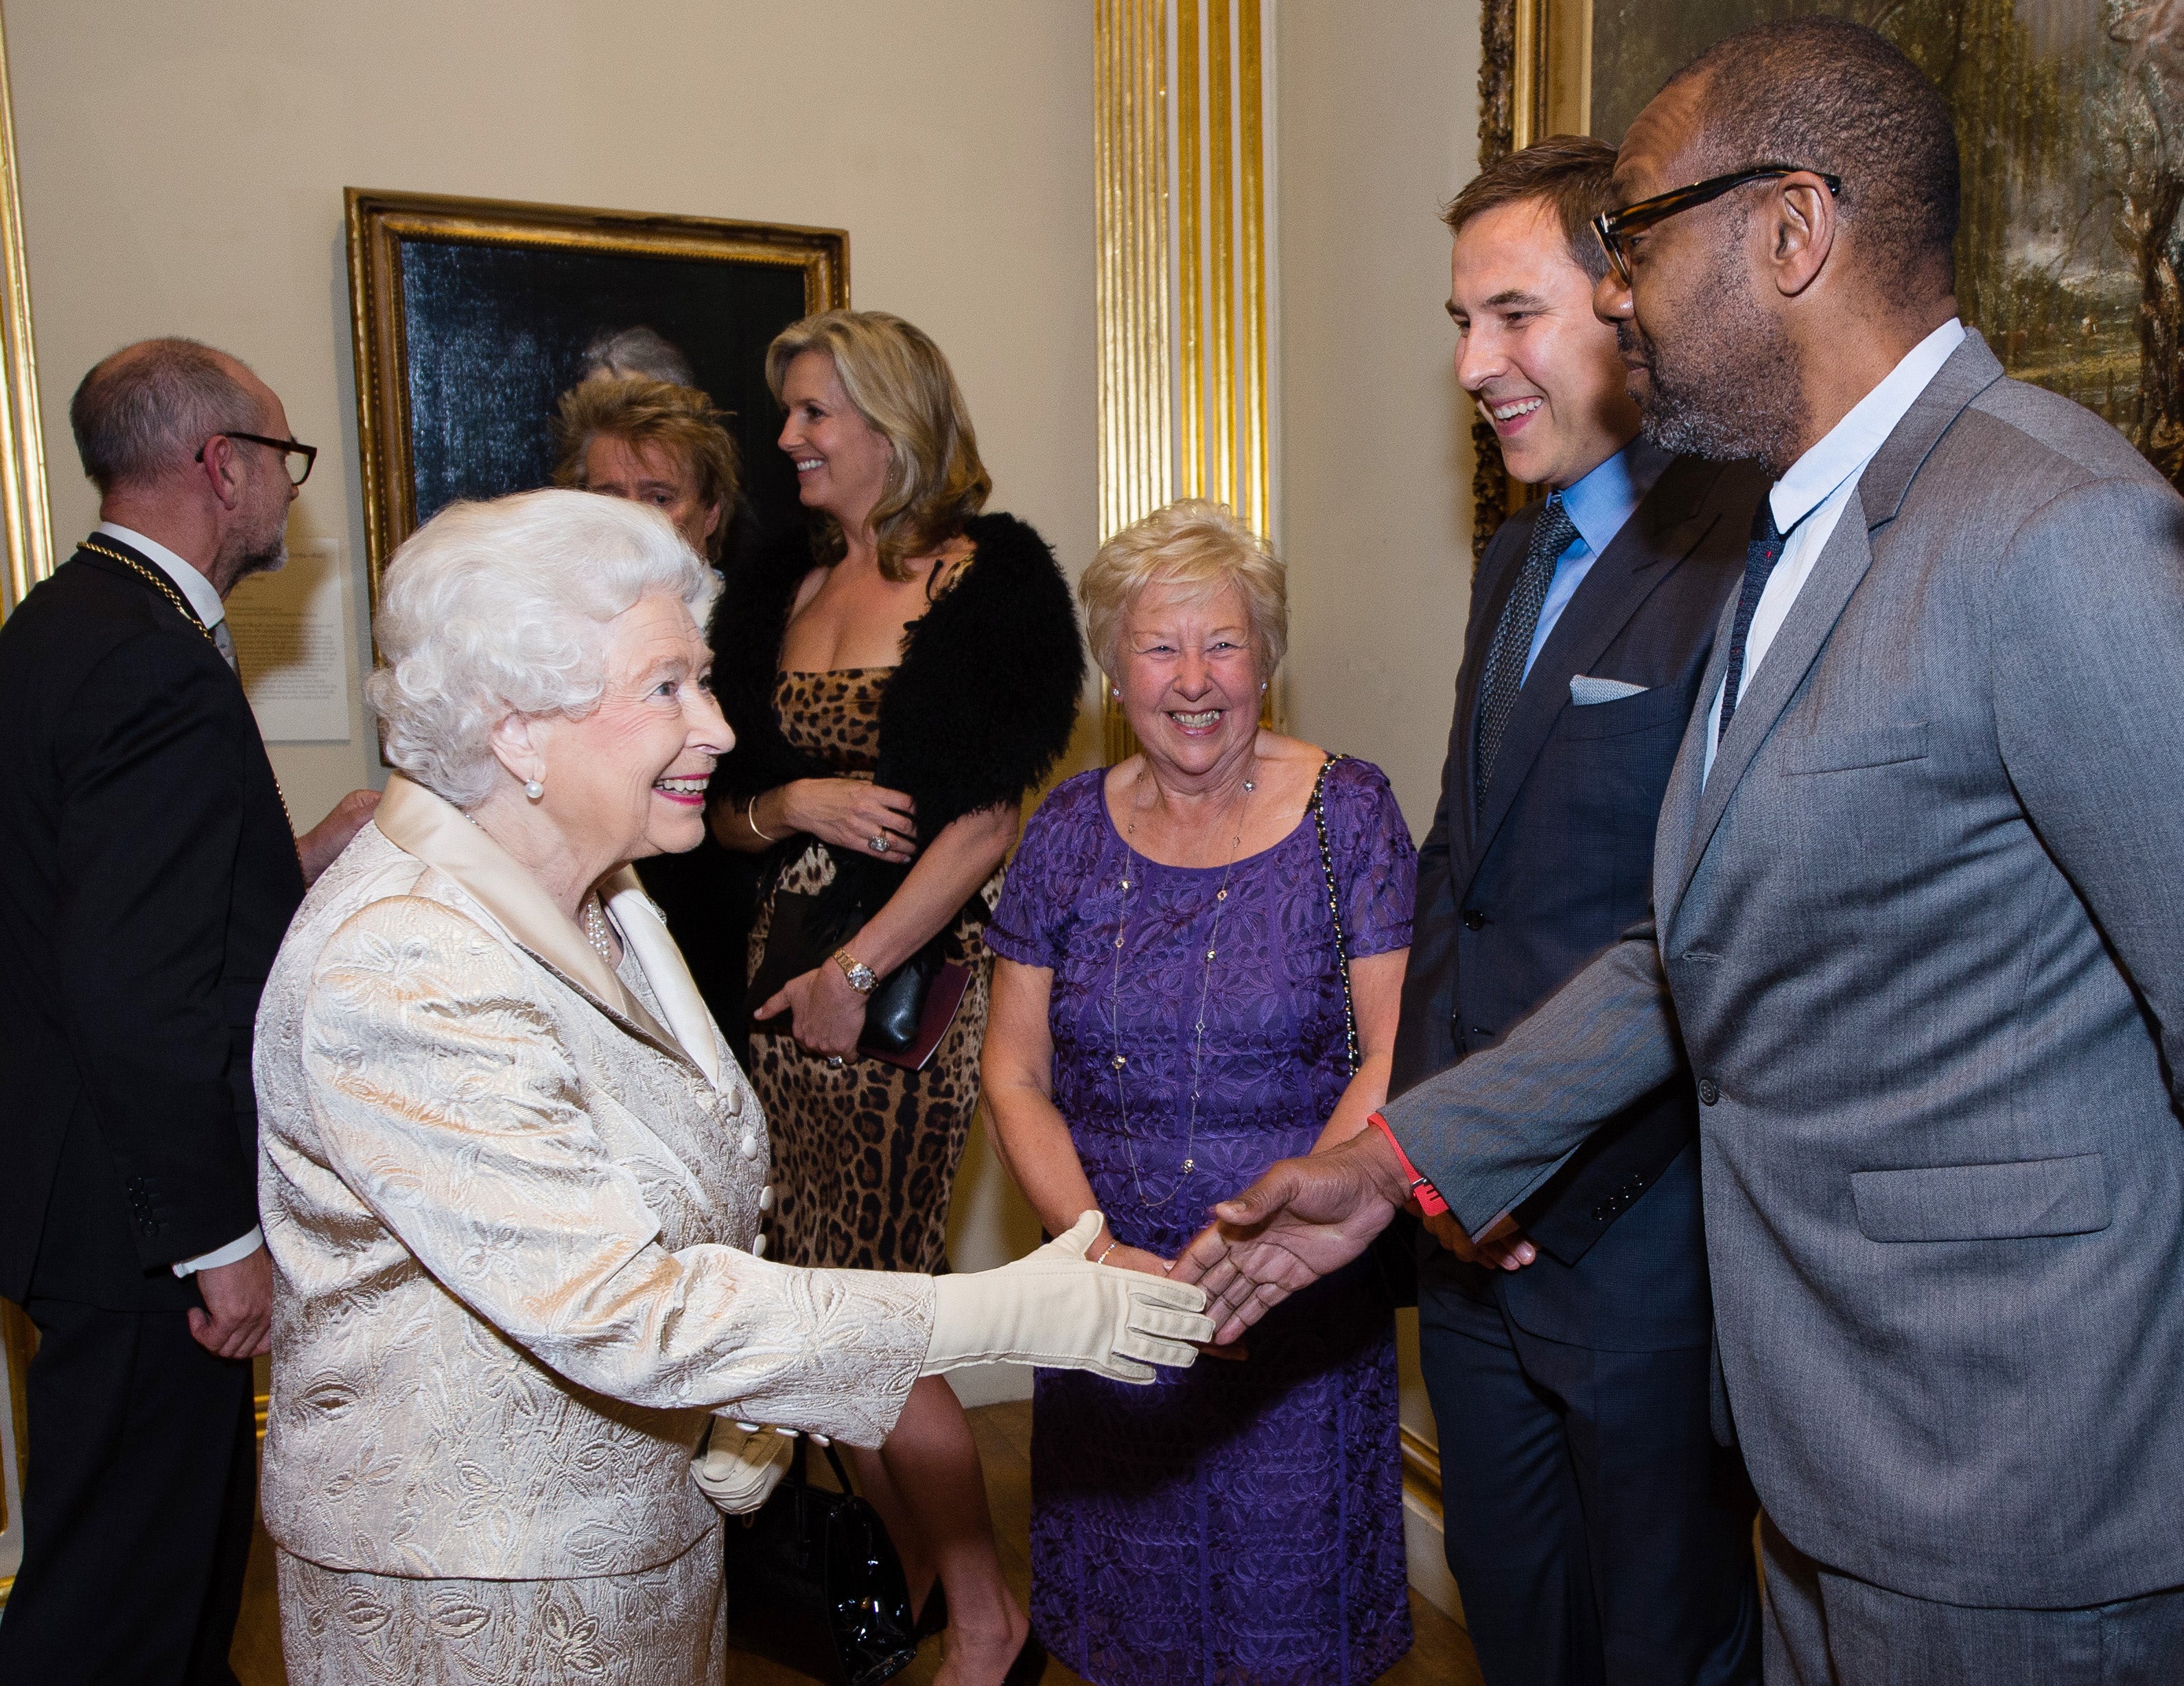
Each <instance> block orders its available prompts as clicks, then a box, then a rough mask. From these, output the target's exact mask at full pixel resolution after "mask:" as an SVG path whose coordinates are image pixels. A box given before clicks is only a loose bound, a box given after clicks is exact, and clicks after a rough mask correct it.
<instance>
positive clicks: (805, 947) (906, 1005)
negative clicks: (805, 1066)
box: [744, 890, 971, 1071]
mask: <svg viewBox="0 0 2184 1686" xmlns="http://www.w3.org/2000/svg"><path fill="white" fill-rule="evenodd" d="M858 923H861V921H859V920H858V919H857V918H855V909H854V908H852V909H850V917H849V918H828V917H827V914H826V913H825V912H823V911H822V909H821V906H820V897H819V895H818V893H817V892H816V891H801V890H783V891H782V892H780V893H779V894H778V895H777V896H775V897H774V898H773V923H772V924H771V925H770V926H768V927H767V929H766V952H765V954H764V955H762V956H761V957H760V960H759V967H758V974H757V976H755V978H753V979H752V980H751V985H750V988H749V991H747V992H746V993H745V995H744V1012H745V1013H748V1014H752V1015H755V1014H756V1013H757V1012H758V1010H759V1008H761V1007H763V1006H765V1005H766V1002H769V1001H771V1000H772V999H773V997H775V996H776V995H777V994H778V993H779V992H780V990H781V986H782V985H783V984H786V983H787V982H788V980H790V979H792V978H800V977H802V976H803V975H804V974H805V973H806V972H810V971H814V970H816V969H818V968H819V967H822V966H826V965H830V964H832V963H833V956H834V951H835V950H836V949H838V948H839V947H841V946H842V945H843V943H844V941H847V940H848V938H849V935H850V930H851V928H852V926H853V925H854V924H858ZM970 983H971V972H970V969H969V968H968V967H967V966H963V965H960V964H958V963H956V962H954V961H944V960H942V959H941V958H940V957H939V956H938V955H936V954H935V953H933V950H932V946H931V945H928V946H927V947H925V948H922V949H920V950H919V951H918V952H917V953H916V954H913V955H912V956H911V957H910V958H909V959H907V960H905V961H904V962H903V963H902V964H901V965H900V966H898V967H896V968H895V969H894V971H892V972H890V973H889V974H887V975H886V976H885V977H883V978H882V979H881V980H879V981H878V982H877V984H875V985H872V994H871V995H870V996H869V997H866V1002H865V1030H864V1034H863V1035H862V1036H860V1037H859V1038H858V1039H857V1052H859V1053H861V1054H865V1055H868V1056H869V1057H870V1058H873V1059H879V1060H885V1061H886V1062H887V1063H888V1064H890V1065H900V1066H905V1067H907V1068H908V1069H911V1070H912V1071H915V1070H917V1069H920V1068H921V1067H922V1066H923V1065H924V1064H925V1062H926V1061H927V1060H928V1059H930V1058H932V1057H933V1049H934V1048H935V1047H939V1043H940V1039H941V1037H942V1036H944V1035H946V1034H947V1030H948V1027H949V1025H950V1024H952V1023H953V1022H954V1021H955V1018H956V1009H957V1008H960V1007H961V1005H962V1004H963V993H964V991H966V990H967V989H968V988H969V987H970ZM750 1029H751V1034H752V1035H753V1036H787V1035H788V1033H789V1029H790V1024H789V1015H788V1013H777V1014H776V1015H775V1016H774V1017H772V1019H759V1018H756V1017H755V1016H754V1017H753V1018H752V1019H751V1024H750Z"/></svg>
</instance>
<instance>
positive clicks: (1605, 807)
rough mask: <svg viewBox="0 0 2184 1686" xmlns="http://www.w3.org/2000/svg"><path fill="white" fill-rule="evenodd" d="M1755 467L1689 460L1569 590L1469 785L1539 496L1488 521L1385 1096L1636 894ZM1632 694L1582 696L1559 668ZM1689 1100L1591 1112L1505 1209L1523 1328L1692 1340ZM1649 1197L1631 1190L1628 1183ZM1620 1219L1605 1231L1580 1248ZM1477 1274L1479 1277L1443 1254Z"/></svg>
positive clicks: (1743, 534)
mask: <svg viewBox="0 0 2184 1686" xmlns="http://www.w3.org/2000/svg"><path fill="white" fill-rule="evenodd" d="M1764 486H1765V482H1764V480H1763V478H1762V477H1760V476H1759V475H1758V472H1756V471H1754V470H1752V469H1751V468H1749V467H1747V466H1743V465H1737V466H1728V467H1724V466H1722V465H1719V464H1716V463H1708V462H1702V461H1697V459H1694V458H1680V459H1678V460H1677V461H1674V462H1673V463H1671V464H1670V465H1669V467H1668V468H1667V469H1666V470H1665V471H1664V472H1663V474H1662V476H1661V477H1660V478H1659V480H1658V481H1657V482H1656V483H1654V485H1653V488H1652V491H1651V492H1650V493H1649V494H1647V495H1646V498H1645V500H1643V501H1642V502H1641V504H1640V505H1639V506H1638V509H1637V510H1636V511H1635V513H1634V514H1633V515H1632V516H1631V517H1630V520H1629V521H1627V522H1624V526H1623V529H1622V531H1621V532H1619V533H1617V534H1616V536H1615V538H1614V539H1613V540H1612V541H1610V543H1609V544H1608V545H1607V549H1606V550H1605V551H1604V552H1603V553H1602V555H1601V556H1600V558H1599V559H1598V560H1597V561H1595V562H1594V564H1593V565H1592V567H1591V570H1590V571H1589V572H1587V573H1586V575H1585V579H1584V581H1583V583H1581V584H1580V586H1579V587H1578V589H1577V591H1576V593H1575V595H1574V596H1572V598H1571V599H1570V600H1569V603H1568V606H1566V607H1565V608H1564V609H1563V613H1562V616H1561V617H1560V618H1559V619H1558V620H1557V622H1555V626H1554V629H1553V631H1552V633H1550V634H1549V635H1548V637H1547V640H1546V644H1545V645H1542V646H1541V650H1540V656H1539V659H1538V661H1536V662H1534V663H1533V665H1532V671H1531V673H1529V675H1528V676H1527V677H1526V678H1525V681H1524V689H1523V690H1522V691H1521V692H1519V693H1518V699H1517V706H1516V711H1515V712H1514V713H1513V715H1512V716H1511V717H1510V720H1509V724H1508V727H1507V731H1506V733H1505V734H1504V736H1503V739H1502V749H1501V751H1500V754H1499V756H1497V758H1496V765H1495V771H1494V779H1493V782H1492V784H1490V785H1489V786H1488V788H1487V790H1486V793H1485V801H1484V803H1483V805H1482V804H1477V803H1474V796H1473V765H1474V753H1473V752H1474V746H1475V740H1476V725H1477V719H1478V710H1479V675H1480V672H1481V670H1482V669H1483V667H1485V660H1486V652H1487V648H1488V645H1490V643H1491V642H1492V640H1493V636H1494V629H1495V628H1496V627H1497V626H1498V625H1499V624H1500V623H1501V619H1502V610H1503V607H1504V606H1505V605H1506V604H1507V602H1508V600H1509V595H1510V593H1511V591H1512V590H1513V589H1514V588H1515V584H1516V580H1517V576H1518V572H1519V571H1520V570H1521V568H1522V567H1523V566H1524V553H1525V549H1526V547H1527V545H1528V544H1529V543H1530V540H1531V535H1532V528H1533V526H1534V524H1535V522H1536V521H1537V520H1538V517H1539V511H1540V510H1541V507H1542V505H1539V504H1535V505H1530V506H1529V507H1528V508H1526V509H1524V510H1522V511H1519V512H1518V513H1517V514H1516V515H1514V516H1511V517H1510V519H1509V520H1508V521H1507V522H1505V523H1503V525H1502V530H1501V531H1500V532H1499V533H1496V535H1495V537H1494V540H1493V542H1492V544H1490V545H1489V546H1488V548H1487V552H1486V555H1485V559H1484V561H1483V562H1482V564H1481V566H1480V568H1479V578H1478V583H1477V584H1476V585H1475V586H1474V589H1473V593H1472V608H1471V622H1470V626H1469V628H1468V631H1467V633H1466V634H1465V639H1464V660H1463V670H1462V672H1461V673H1459V674H1458V676H1457V701H1456V717H1455V723H1454V726H1453V728H1452V729H1451V732H1450V734H1449V749H1448V759H1447V762H1446V766H1445V768H1444V769H1443V772H1442V774H1441V800H1440V807H1439V808H1438V809H1437V810H1435V815H1434V823H1433V829H1432V830H1431V832H1430V833H1429V834H1428V835H1427V838H1426V841H1425V843H1424V846H1423V847H1422V848H1420V850H1419V851H1418V913H1417V916H1416V919H1415V922H1414V924H1413V926H1412V939H1411V955H1410V963H1409V967H1408V969H1407V972H1406V974H1405V975H1404V980H1403V1005H1402V1018H1401V1025H1400V1027H1399V1029H1398V1030H1397V1033H1396V1054H1395V1064H1394V1074H1393V1083H1392V1091H1393V1092H1396V1093H1399V1094H1400V1093H1401V1092H1402V1091H1404V1090H1406V1089H1408V1088H1410V1087H1412V1086H1414V1085H1416V1084H1418V1083H1419V1082H1421V1081H1423V1080H1424V1079H1426V1078H1428V1077H1430V1076H1431V1075H1433V1074H1434V1073H1435V1072H1437V1071H1440V1070H1441V1069H1444V1068H1446V1066H1449V1065H1451V1064H1454V1063H1455V1062H1457V1061H1458V1060H1460V1059H1462V1058H1464V1056H1465V1055H1467V1054H1468V1053H1472V1052H1476V1051H1477V1050H1479V1049H1480V1048H1482V1047H1490V1046H1491V1045H1492V1044H1493V1043H1495V1042H1496V1041H1499V1040H1500V1039H1501V1038H1502V1037H1503V1036H1507V1034H1508V1032H1509V1031H1510V1030H1511V1029H1512V1028H1513V1026H1514V1025H1515V1024H1517V1023H1518V1020H1520V1019H1523V1018H1524V1016H1525V1015H1526V1014H1528V1013H1530V1012H1531V1010H1532V1009H1533V1008H1535V1007H1536V1006H1538V1005H1539V1004H1540V1002H1542V1001H1544V1000H1545V999H1546V997H1548V996H1550V995H1552V993H1553V992H1554V991H1556V990H1557V988H1559V987H1560V986H1561V985H1562V984H1563V982H1564V981H1565V980H1568V978H1569V977H1570V976H1571V975H1572V974H1574V973H1575V972H1577V971H1578V970H1579V969H1580V968H1582V967H1583V966H1584V964H1585V962H1587V961H1588V960H1590V959H1591V957H1593V956H1594V955H1595V954H1596V953H1598V952H1600V951H1601V950H1602V949H1603V948H1605V947H1607V946H1608V945H1609V944H1610V943H1612V942H1613V941H1615V940H1616V938H1617V937H1618V936H1619V935H1621V934H1622V933H1623V931H1624V930H1626V929H1628V928H1629V927H1630V925H1632V924H1635V923H1637V922H1638V921H1639V920H1641V919H1643V918H1645V917H1646V913H1647V911H1648V906H1649V902H1650V893H1649V892H1650V885H1651V883H1652V863H1653V831H1654V823H1655V821H1656V820H1657V819H1658V817H1659V813H1660V807H1661V799H1662V796H1663V792H1664V791H1665V790H1667V787H1668V782H1669V769H1670V768H1671V767H1672V766H1673V765H1674V762H1675V757H1676V750H1677V747H1678V745H1680V743H1681V742H1682V740H1683V735H1684V729H1685V724H1686V723H1688V721H1689V719H1690V717H1691V711H1692V708H1693V706H1694V704H1695V703H1696V701H1697V696H1698V684H1699V678H1700V676H1701V674H1702V672H1703V671H1704V669H1705V667H1706V663H1707V658H1708V655H1709V654H1710V653H1711V652H1712V650H1713V631H1714V626H1715V623H1716V622H1717V621H1718V619H1719V616H1720V611H1721V607H1722V603H1723V600H1724V598H1725V597H1726V596H1727V595H1728V594H1729V593H1730V591H1732V590H1734V589H1736V585H1737V583H1738V581H1739V580H1740V579H1741V577H1742V572H1743V562H1744V552H1745V548H1746V545H1747V541H1748V539H1749V537H1750V528H1751V520H1752V509H1753V507H1754V506H1755V505H1757V503H1758V499H1759V496H1760V494H1761V492H1762V491H1763V488H1764ZM1579 674H1588V675H1591V676H1593V677H1595V678H1612V679H1622V680H1624V681H1626V682H1628V683H1630V684H1637V685H1642V686H1644V687H1646V689H1645V691H1644V692H1643V694H1642V695H1633V696H1629V697H1624V698H1623V699H1621V700H1619V701H1614V702H1606V703H1594V704H1589V705H1584V706H1580V705H1577V704H1574V703H1573V702H1572V701H1571V700H1570V686H1569V682H1570V680H1571V678H1573V677H1574V676H1576V675H1579ZM1696 1136H1697V1106H1696V1104H1695V1101H1694V1098H1693V1096H1692V1094H1691V1082H1690V1079H1689V1076H1688V1075H1687V1074H1684V1075H1679V1076H1678V1077H1677V1078H1676V1079H1675V1080H1673V1081H1672V1082H1670V1083H1669V1084H1667V1085H1664V1086H1663V1087H1662V1088H1660V1089H1658V1090H1657V1091H1654V1092H1653V1093H1652V1094H1651V1095H1649V1096H1647V1097H1646V1099H1645V1100H1643V1101H1641V1103H1638V1104H1637V1105H1636V1106H1634V1107H1632V1108H1629V1109H1628V1110H1627V1111H1626V1112H1624V1114H1622V1115H1621V1116H1620V1117H1619V1118H1618V1119H1615V1120H1613V1122H1612V1123H1611V1124H1610V1125H1608V1126H1607V1127H1606V1128H1604V1129H1603V1130H1602V1131H1600V1132H1599V1133H1598V1134H1597V1135H1596V1136H1595V1137H1594V1138H1593V1140H1592V1141H1591V1142H1590V1143H1589V1144H1588V1145H1587V1147H1586V1148H1585V1151H1584V1152H1582V1153H1580V1154H1579V1155H1578V1156H1577V1158H1575V1159H1574V1161H1573V1163H1572V1164H1569V1165H1568V1166H1567V1167H1565V1168H1564V1170H1563V1172H1562V1173H1561V1174H1560V1175H1557V1178H1556V1179H1555V1181H1553V1182H1552V1183H1550V1184H1549V1185H1548V1186H1546V1188H1545V1189H1543V1190H1542V1191H1541V1193H1540V1194H1539V1195H1538V1196H1536V1197H1535V1198H1534V1199H1532V1200H1531V1201H1529V1202H1528V1203H1526V1204H1525V1206H1524V1208H1523V1209H1521V1210H1520V1211H1519V1213H1518V1218H1519V1220H1520V1221H1521V1222H1522V1223H1523V1224H1524V1226H1525V1229H1526V1231H1527V1232H1528V1233H1529V1235H1530V1236H1531V1237H1532V1239H1533V1241H1534V1242H1535V1243H1536V1244H1537V1245H1538V1246H1539V1248H1541V1253H1542V1257H1541V1259H1540V1260H1539V1262H1537V1263H1536V1264H1535V1265H1532V1266H1530V1267H1529V1269H1527V1270H1523V1271H1520V1272H1518V1273H1517V1274H1516V1275H1514V1276H1504V1277H1500V1278H1499V1279H1498V1280H1496V1281H1494V1282H1493V1284H1492V1291H1495V1292H1499V1293H1500V1294H1501V1295H1502V1303H1503V1304H1504V1305H1505V1306H1506V1307H1507V1309H1508V1310H1509V1312H1510V1315H1512V1316H1513V1317H1515V1318H1516V1319H1517V1320H1518V1322H1519V1323H1521V1324H1523V1325H1524V1326H1525V1327H1527V1328H1529V1329H1531V1330H1532V1331H1534V1332H1535V1333H1537V1334H1541V1335H1544V1336H1546V1337H1550V1338H1552V1339H1557V1340H1564V1341H1571V1342H1575V1343H1581V1344H1585V1345H1606V1346H1610V1347H1617V1348H1625V1349H1634V1350H1646V1349H1649V1348H1663V1347H1675V1346H1685V1345H1703V1344H1705V1343H1706V1341H1707V1339H1708V1318H1709V1316H1710V1315H1711V1314H1710V1309H1709V1306H1708V1298H1707V1293H1706V1274H1705V1259H1704V1241H1703V1237H1702V1232H1701V1229H1700V1222H1699V1204H1698V1176H1697V1161H1696V1153H1694V1152H1691V1151H1688V1150H1690V1149H1691V1146H1692V1144H1693V1142H1694V1141H1695V1139H1696ZM1641 1197H1642V1198H1641ZM1611 1231H1613V1236H1614V1239H1613V1243H1612V1244H1610V1245H1607V1246H1605V1247H1602V1248H1601V1250H1600V1252H1599V1253H1597V1254H1596V1253H1595V1248H1596V1246H1598V1245H1599V1244H1600V1243H1602V1241H1603V1238H1604V1237H1608V1236H1609V1235H1610V1234H1611ZM1429 1272H1439V1273H1441V1274H1443V1275H1445V1276H1448V1277H1451V1278H1452V1279H1454V1280H1455V1281H1457V1282H1458V1283H1460V1284H1461V1285H1462V1286H1463V1287H1465V1289H1466V1290H1467V1291H1468V1292H1474V1293H1483V1292H1488V1291H1489V1286H1488V1281H1487V1275H1486V1273H1485V1272H1481V1271H1475V1270H1471V1269H1470V1268H1469V1267H1459V1266H1457V1265H1456V1263H1455V1261H1454V1259H1452V1258H1451V1257H1450V1256H1449V1255H1446V1254H1445V1253H1440V1252H1439V1251H1438V1249H1435V1250H1434V1251H1433V1252H1432V1253H1431V1254H1430V1255H1429Z"/></svg>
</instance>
